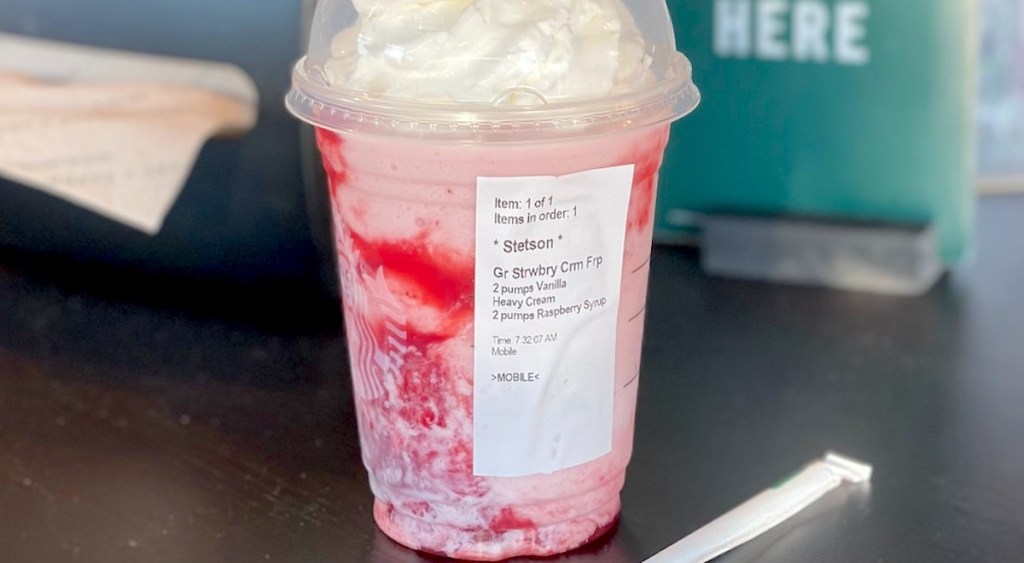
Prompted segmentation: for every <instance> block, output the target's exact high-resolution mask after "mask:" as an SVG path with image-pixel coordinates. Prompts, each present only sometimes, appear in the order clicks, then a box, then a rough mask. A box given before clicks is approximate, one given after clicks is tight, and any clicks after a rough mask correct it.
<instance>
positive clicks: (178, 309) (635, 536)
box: [0, 198, 1024, 563]
mask: <svg viewBox="0 0 1024 563" xmlns="http://www.w3.org/2000/svg"><path fill="white" fill-rule="evenodd" d="M978 231H979V232H978V244H977V252H976V256H975V257H974V259H973V261H972V263H971V264H969V265H967V266H964V267H962V268H960V269H958V271H956V272H954V273H953V274H951V275H949V276H947V278H946V279H945V280H944V281H943V282H942V283H941V284H940V285H939V287H937V288H936V289H935V290H934V291H932V292H931V293H930V294H928V295H927V296H925V297H923V298H919V299H903V298H888V297H877V296H869V295H858V294H850V293H841V292H833V291H824V290H817V289H805V288H792V287H776V286H769V285H763V284H757V283H748V282H737V281H722V280H714V279H709V278H707V277H705V276H704V275H702V274H701V273H700V272H699V268H698V266H697V262H696V259H695V256H694V254H693V253H692V252H691V251H685V250H680V249H659V250H658V251H657V252H656V253H655V262H654V267H653V268H654V269H653V277H652V282H651V295H650V312H649V314H648V315H649V316H648V328H647V342H646V356H645V369H644V374H643V379H642V384H641V392H640V407H639V415H638V427H637V446H636V453H635V456H634V461H633V463H632V465H631V468H630V477H629V481H628V483H627V485H626V489H625V492H624V497H623V498H624V510H623V516H622V521H621V523H620V525H619V527H618V529H617V530H616V531H615V533H614V534H613V535H612V536H610V537H609V538H608V539H606V540H604V541H602V542H600V543H599V544H598V545H596V546H594V547H592V548H591V549H589V550H588V551H587V552H585V553H582V554H576V555H572V556H566V557H564V558H558V559H556V560H558V561H566V562H569V561H572V562H574V563H575V562H586V561H611V562H633V561H638V560H640V559H641V558H643V557H646V556H649V555H651V554H653V553H655V552H656V551H658V550H659V549H661V548H662V547H664V546H666V545H668V544H670V543H672V542H673V541H675V540H676V539H678V538H680V537H682V536H684V535H685V534H687V533H689V532H691V531H693V530H695V529H696V528H698V527H700V526H701V525H703V524H704V523H706V522H708V521H709V520H711V519H713V518H715V517H717V516H718V515H720V514H722V513H723V512H725V511H726V510H728V509H730V508H732V507H733V506H735V505H736V504H738V503H740V502H742V501H743V500H745V499H747V498H749V497H750V496H752V495H753V494H755V493H757V492H759V491H760V490H762V489H764V488H766V487H767V486H769V485H770V484H772V483H774V482H776V481H777V480H778V479H779V478H781V477H783V476H784V475H786V474H788V473H790V472H792V471H794V470H796V469H798V468H799V467H800V466H802V465H803V464H804V463H806V462H808V461H810V460H811V459H813V458H815V457H819V456H821V455H822V454H823V453H824V452H825V451H826V450H828V449H835V450H837V451H839V452H843V453H846V454H848V455H851V456H854V457H858V458H861V459H863V460H865V461H868V462H871V463H873V464H874V465H875V478H874V480H873V483H872V485H871V487H870V489H869V490H867V491H849V490H847V491H839V492H837V493H835V494H833V495H830V496H828V497H826V498H825V499H823V500H822V501H819V502H818V503H816V504H815V505H813V506H812V507H811V508H810V509H808V511H806V512H805V513H802V514H801V515H799V516H798V517H797V518H796V519H795V520H793V521H791V522H789V523H787V524H785V525H783V526H782V527H780V528H778V529H776V530H775V531H773V532H771V533H769V534H768V535H766V536H763V537H762V538H760V539H758V540H756V541H754V542H752V543H750V544H748V545H747V546H745V547H743V548H741V549H739V550H737V551H735V552H733V553H731V554H728V555H726V556H724V557H723V558H722V559H721V561H725V562H729V563H733V562H741V561H759V562H765V563H768V562H793V561H807V562H818V561H830V562H846V561H849V562H863V561H869V562H877V561H891V562H903V561H929V562H945V561H949V562H953V561H972V562H973V561H1011V560H1018V561H1019V560H1022V559H1024V532H1022V530H1024V405H1022V400H1024V199H1021V198H994V199H987V200H985V201H984V203H983V204H982V206H981V210H980V220H979V227H978ZM338 327H339V321H338V317H337V314H336V312H335V307H334V305H333V304H332V303H330V302H325V301H323V300H321V299H318V298H317V297H316V296H311V295H294V294H291V295H290V294H287V293H285V292H280V291H279V292H267V291H259V290H246V291H236V290H232V289H228V288H220V289H217V288H209V287H206V286H192V285H189V284H185V283H181V282H173V283H170V282H166V281H158V280H153V279H150V278H144V277H138V276H133V275H130V274H122V273H118V272H112V271H110V270H100V271H97V270H93V269H90V268H87V267H79V266H74V265H69V264H59V265H57V264H39V263H37V261H35V260H33V259H31V258H30V257H26V256H23V255H15V254H10V253H6V252H5V253H2V254H0V561H4V562H32V563H48V562H57V561H61V562H62V561H87V562H103V563H116V562H121V561H125V562H143V563H148V562H157V561H159V562H187V563H205V562H223V561H231V562H235V561H239V562H247V561H288V562H307V561H309V562H320V561H338V562H350V561H353V562H359V561H373V562H415V561H423V560H424V559H422V558H421V557H420V556H418V555H416V554H414V553H413V552H410V551H407V550H404V549H402V548H400V547H398V546H396V545H395V544H392V543H391V542H390V541H389V540H387V539H386V538H385V537H383V536H382V535H381V534H380V533H379V532H377V531H376V529H375V528H374V525H373V522H372V519H371V516H370V502H371V497H370V491H369V489H368V487H367V483H366V479H365V476H364V472H363V469H362V467H361V465H360V462H359V455H358V450H357V442H356V435H355V422H354V418H353V407H352V404H351V396H350V392H349V388H348V380H347V378H346V376H345V372H346V368H345V365H346V359H345V351H344V344H343V340H342V336H341V334H340V332H339V329H338Z"/></svg>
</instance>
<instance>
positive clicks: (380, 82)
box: [324, 0, 650, 105]
mask: <svg viewBox="0 0 1024 563" xmlns="http://www.w3.org/2000/svg"><path fill="white" fill-rule="evenodd" d="M352 4H353V5H354V7H355V9H356V11H358V13H359V18H358V20H357V21H356V22H355V24H353V25H352V26H351V27H350V28H348V29H346V30H344V31H342V32H341V33H339V34H337V35H336V36H335V37H334V39H333V40H332V42H331V55H332V56H331V58H329V59H328V61H327V62H326V64H325V65H324V73H325V75H326V77H327V80H328V83H329V84H330V85H332V86H338V87H344V88H349V89H353V90H358V91H361V92H365V93H367V94H370V95H378V96H387V97H395V98H407V99H414V100H418V101H463V102H487V103H496V104H515V105H529V104H536V103H543V102H544V101H551V100H558V99H594V98H601V97H604V96H607V95H609V94H614V93H617V92H620V91H630V90H633V89H639V88H641V87H643V83H644V81H645V78H646V77H647V75H648V74H649V73H648V71H647V69H648V67H649V65H650V58H649V57H648V56H647V55H646V53H645V46H644V38H643V36H642V34H641V33H640V30H639V29H638V28H637V26H636V23H635V22H634V20H633V18H632V16H631V15H630V13H629V11H628V10H627V8H626V7H625V6H624V5H623V4H622V3H621V0H353V1H352Z"/></svg>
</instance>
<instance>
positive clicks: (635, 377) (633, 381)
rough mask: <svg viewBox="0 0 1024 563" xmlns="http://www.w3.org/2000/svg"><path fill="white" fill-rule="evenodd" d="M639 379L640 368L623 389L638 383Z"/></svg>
mask: <svg viewBox="0 0 1024 563" xmlns="http://www.w3.org/2000/svg"><path fill="white" fill-rule="evenodd" d="M638 379H640V368H636V375H634V376H633V378H632V379H630V380H629V381H627V382H626V384H625V385H623V386H622V388H623V389H625V388H627V387H629V386H630V385H632V384H634V383H636V381H637V380H638Z"/></svg>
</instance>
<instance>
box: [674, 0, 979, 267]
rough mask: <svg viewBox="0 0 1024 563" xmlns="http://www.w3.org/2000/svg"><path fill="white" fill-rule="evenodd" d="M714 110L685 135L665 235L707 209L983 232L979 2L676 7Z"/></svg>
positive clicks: (862, 0) (704, 106) (953, 236)
mask: <svg viewBox="0 0 1024 563" xmlns="http://www.w3.org/2000/svg"><path fill="white" fill-rule="evenodd" d="M669 7H670V9H671V11H672V15H673V19H674V21H675V29H676V39H677V41H678V45H679V48H680V49H681V50H682V51H683V52H684V53H686V54H687V56H689V57H690V59H691V61H692V62H693V66H694V77H695V80H696V81H697V83H698V84H699V86H700V88H701V92H702V94H703V101H702V103H701V106H700V108H699V109H698V110H697V111H696V112H694V114H693V115H692V116H691V117H689V118H687V119H685V120H683V121H681V122H679V123H678V124H677V125H676V128H675V129H674V131H673V137H672V141H671V143H670V146H669V152H668V155H667V156H666V162H665V165H664V167H663V169H662V176H661V196H660V199H659V208H658V220H659V222H658V235H659V238H660V239H661V240H670V239H672V238H674V237H678V236H679V235H681V234H686V233H693V232H694V229H695V228H696V219H695V218H696V217H699V214H700V213H706V212H725V213H735V212H741V213H765V214H774V213H796V214H801V215H816V216H823V217H840V218H855V219H866V220H883V221H898V222H929V223H934V224H935V225H936V226H937V227H938V229H939V233H940V238H941V245H942V255H943V258H945V259H946V260H947V261H955V260H956V259H958V258H959V257H960V256H961V255H962V254H963V252H964V250H965V247H966V244H967V239H968V235H969V232H970V228H971V216H972V206H971V201H972V189H973V188H972V187H973V177H974V174H973V172H974V168H973V151H974V142H973V141H974V139H973V135H972V131H973V127H974V120H973V117H974V115H973V112H974V105H975V104H974V101H975V95H974V91H975V79H976V68H977V56H976V50H977V32H978V16H979V9H978V0H670V2H669Z"/></svg>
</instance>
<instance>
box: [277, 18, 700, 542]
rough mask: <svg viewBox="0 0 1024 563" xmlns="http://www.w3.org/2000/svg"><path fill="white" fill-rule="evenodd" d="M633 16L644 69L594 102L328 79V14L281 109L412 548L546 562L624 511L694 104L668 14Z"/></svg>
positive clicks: (373, 477) (380, 503)
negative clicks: (321, 192) (307, 129)
mask: <svg viewBox="0 0 1024 563" xmlns="http://www.w3.org/2000/svg"><path fill="white" fill-rule="evenodd" d="M362 4H366V2H363V3H362ZM388 4H389V5H391V7H392V9H393V8H394V5H395V4H402V1H401V0H400V1H399V2H397V3H396V2H391V3H388ZM469 4H473V2H470V1H463V2H461V5H469ZM626 4H627V5H626V8H627V9H628V10H630V12H631V13H632V16H633V17H635V18H636V25H637V27H638V28H639V29H640V30H641V31H642V32H643V34H644V36H645V38H646V41H647V43H646V47H645V48H646V57H647V59H646V64H647V67H646V71H645V72H644V73H643V76H640V77H639V78H638V81H639V84H630V85H629V87H624V88H622V89H621V91H616V92H611V93H610V94H609V95H608V96H605V97H601V98H599V99H580V98H573V97H565V98H560V97H558V96H549V95H545V94H544V93H543V92H539V91H536V90H533V89H523V88H516V89H515V90H514V91H503V92H500V95H498V96H496V97H495V98H494V99H488V100H452V99H433V98H431V99H420V98H418V97H416V96H412V97H409V96H402V95H392V94H389V93H387V92H383V93H382V92H368V91H366V90H358V89H353V88H350V87H348V85H346V84H339V83H332V80H334V79H333V78H332V71H331V70H330V65H331V64H332V63H331V62H330V57H331V53H332V51H331V49H330V47H329V45H330V42H331V40H332V39H333V38H335V37H337V36H338V34H339V32H342V31H343V30H346V29H351V28H352V27H353V25H359V24H358V23H356V22H357V20H356V17H357V13H356V11H355V9H354V8H353V6H352V5H351V4H350V3H349V2H347V1H345V2H342V1H340V0H339V1H337V2H332V1H327V2H322V3H321V5H320V6H319V8H318V11H317V14H316V15H315V17H314V27H313V30H312V33H311V37H312V39H311V44H310V49H309V54H308V56H307V57H306V58H305V59H303V60H302V61H300V62H299V64H298V65H297V66H296V68H295V74H294V82H293V86H294V87H293V89H292V91H291V93H290V94H289V96H288V100H287V103H288V105H289V108H290V109H291V110H292V112H293V113H295V114H296V115H297V116H298V117H300V118H301V119H303V120H305V121H307V122H309V123H312V124H313V125H314V126H315V127H316V129H317V141H318V145H319V147H320V150H321V153H322V155H323V161H324V166H325V168H326V170H327V174H328V178H329V183H330V191H331V198H330V201H331V204H332V211H333V216H334V226H335V241H336V247H337V252H338V258H339V266H340V268H339V269H340V276H341V282H342V292H343V306H344V315H345V326H346V331H347V338H348V344H349V355H350V357H351V371H352V382H353V388H354V396H355V401H356V411H357V415H358V423H359V436H360V442H361V446H362V455H363V462H364V464H365V466H366V468H367V471H368V474H369V479H370V485H371V488H372V490H373V493H374V496H375V498H376V501H375V504H374V508H373V515H374V518H375V520H376V522H377V524H378V525H379V526H380V528H381V529H382V530H383V531H384V532H385V533H386V534H387V535H388V536H390V537H391V538H393V539H394V540H396V541H397V542H399V543H401V544H403V545H405V546H408V547H410V548H413V549H418V550H422V551H426V552H431V553H436V554H441V555H446V556H451V557H457V558H463V559H475V560H497V559H503V558H508V557H514V556H520V555H534V556H544V555H552V554H557V553H561V552H564V551H568V550H571V549H574V548H576V547H579V546H581V545H583V544H585V543H587V542H588V541H591V540H593V539H595V538H597V537H599V536H600V535H601V534H602V533H603V532H605V531H607V530H608V529H610V528H611V527H612V525H613V524H614V522H615V519H616V518H617V516H618V513H619V510H620V503H619V493H620V490H621V488H622V485H623V482H624V479H625V470H626V465H627V463H628V461H629V458H630V454H631V451H632V443H633V425H634V414H635V408H636V396H637V395H636V393H637V387H638V384H639V374H640V349H641V341H642V336H643V320H644V311H645V305H646V294H647V278H648V268H649V264H650V251H651V237H652V229H653V216H654V201H655V197H656V187H657V183H658V182H657V178H658V169H659V167H660V165H661V160H662V158H663V154H664V149H665V145H666V143H667V140H668V131H669V124H670V123H671V122H672V121H673V120H675V119H677V118H679V117H681V116H682V115H685V114H686V113H688V112H689V111H691V110H692V109H693V108H694V107H695V106H696V104H697V101H698V97H699V95H698V93H697V90H696V88H695V87H694V86H693V83H692V81H691V79H690V68H689V63H688V62H687V61H686V59H685V58H684V57H683V56H682V55H681V54H678V53H676V51H675V49H674V45H673V43H672V37H673V35H672V29H671V23H670V21H669V19H668V14H667V11H666V9H665V6H664V4H663V3H662V2H654V1H651V0H642V1H640V0H638V1H637V2H633V3H626ZM361 7H363V8H365V6H361ZM381 9H387V7H386V6H385V7H382V8H381ZM449 15H450V14H449ZM421 23H422V22H421ZM364 25H366V24H364ZM424 25H425V24H424ZM421 27H423V26H422V25H421ZM420 31H422V29H420ZM398 35H399V36H401V35H402V34H398ZM336 53H337V46H335V54H336Z"/></svg>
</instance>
